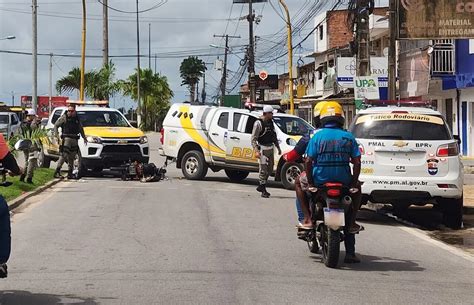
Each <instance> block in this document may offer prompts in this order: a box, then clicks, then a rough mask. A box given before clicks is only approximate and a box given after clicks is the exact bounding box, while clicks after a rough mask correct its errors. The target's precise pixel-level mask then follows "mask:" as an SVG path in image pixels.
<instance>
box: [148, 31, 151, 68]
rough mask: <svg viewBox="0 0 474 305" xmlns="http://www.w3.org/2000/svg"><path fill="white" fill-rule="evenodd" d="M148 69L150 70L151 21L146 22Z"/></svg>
mask: <svg viewBox="0 0 474 305" xmlns="http://www.w3.org/2000/svg"><path fill="white" fill-rule="evenodd" d="M148 69H150V70H151V23H148Z"/></svg>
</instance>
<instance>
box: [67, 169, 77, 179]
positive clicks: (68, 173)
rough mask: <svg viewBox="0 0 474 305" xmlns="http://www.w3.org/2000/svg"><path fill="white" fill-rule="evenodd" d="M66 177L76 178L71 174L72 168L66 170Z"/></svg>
mask: <svg viewBox="0 0 474 305" xmlns="http://www.w3.org/2000/svg"><path fill="white" fill-rule="evenodd" d="M67 178H68V179H76V177H75V176H74V175H73V174H72V170H68V171H67Z"/></svg>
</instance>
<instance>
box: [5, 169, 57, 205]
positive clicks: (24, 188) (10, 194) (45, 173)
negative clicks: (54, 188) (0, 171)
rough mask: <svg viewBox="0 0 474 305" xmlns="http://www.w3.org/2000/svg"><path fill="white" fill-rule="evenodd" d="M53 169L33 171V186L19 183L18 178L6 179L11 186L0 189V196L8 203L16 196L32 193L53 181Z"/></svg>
mask: <svg viewBox="0 0 474 305" xmlns="http://www.w3.org/2000/svg"><path fill="white" fill-rule="evenodd" d="M53 176H54V169H51V168H38V169H36V170H35V173H34V176H33V184H28V183H24V182H20V177H19V176H18V177H8V178H7V180H8V181H10V182H13V185H12V186H9V187H0V194H1V195H2V196H3V197H4V198H5V199H6V200H7V202H8V201H10V200H12V199H15V198H17V197H18V196H20V195H22V194H24V193H27V192H31V191H34V190H35V189H37V188H38V187H40V186H43V185H45V184H46V183H48V182H49V181H51V180H53V179H54V177H53Z"/></svg>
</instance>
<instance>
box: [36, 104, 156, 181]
mask: <svg viewBox="0 0 474 305" xmlns="http://www.w3.org/2000/svg"><path fill="white" fill-rule="evenodd" d="M68 103H71V102H70V101H69V102H68ZM72 103H73V104H76V105H77V108H76V112H77V115H78V117H79V120H80V121H81V123H82V126H83V127H84V133H85V135H86V137H87V144H85V143H84V141H82V140H80V141H79V154H78V156H77V160H76V161H77V162H76V163H77V164H76V165H75V167H76V168H77V170H78V171H79V174H78V175H79V176H82V175H83V174H85V173H86V172H87V171H89V170H91V171H94V172H100V171H102V170H103V169H104V168H105V169H107V168H111V167H116V166H120V165H122V164H124V163H127V162H128V161H140V162H142V163H148V160H149V144H148V139H147V137H146V136H145V134H144V133H143V132H142V131H141V130H139V129H137V128H134V127H133V126H132V125H131V124H130V122H129V121H128V120H127V119H126V118H125V117H124V116H123V114H122V113H120V111H118V110H116V109H112V108H108V107H106V106H107V105H108V104H107V102H72ZM100 106H104V107H100ZM66 111H67V107H58V108H55V109H54V110H53V112H52V113H51V115H50V117H49V120H48V123H47V124H46V127H45V128H46V129H47V130H48V133H49V135H50V141H45V144H44V145H43V149H42V151H41V152H40V157H39V160H38V161H39V163H40V166H42V167H49V166H50V163H51V161H56V160H58V159H59V155H60V149H59V145H60V143H58V141H57V139H56V138H55V137H54V136H53V129H54V123H56V121H57V120H58V119H59V118H60V117H61V115H63V114H64V113H65V112H66ZM59 131H60V132H61V129H60V130H59Z"/></svg>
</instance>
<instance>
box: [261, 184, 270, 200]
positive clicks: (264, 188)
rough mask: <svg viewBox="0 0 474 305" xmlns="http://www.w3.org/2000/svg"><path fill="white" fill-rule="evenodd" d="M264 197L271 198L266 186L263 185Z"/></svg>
mask: <svg viewBox="0 0 474 305" xmlns="http://www.w3.org/2000/svg"><path fill="white" fill-rule="evenodd" d="M262 197H263V198H270V193H269V192H267V188H266V186H265V185H263V191H262Z"/></svg>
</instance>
